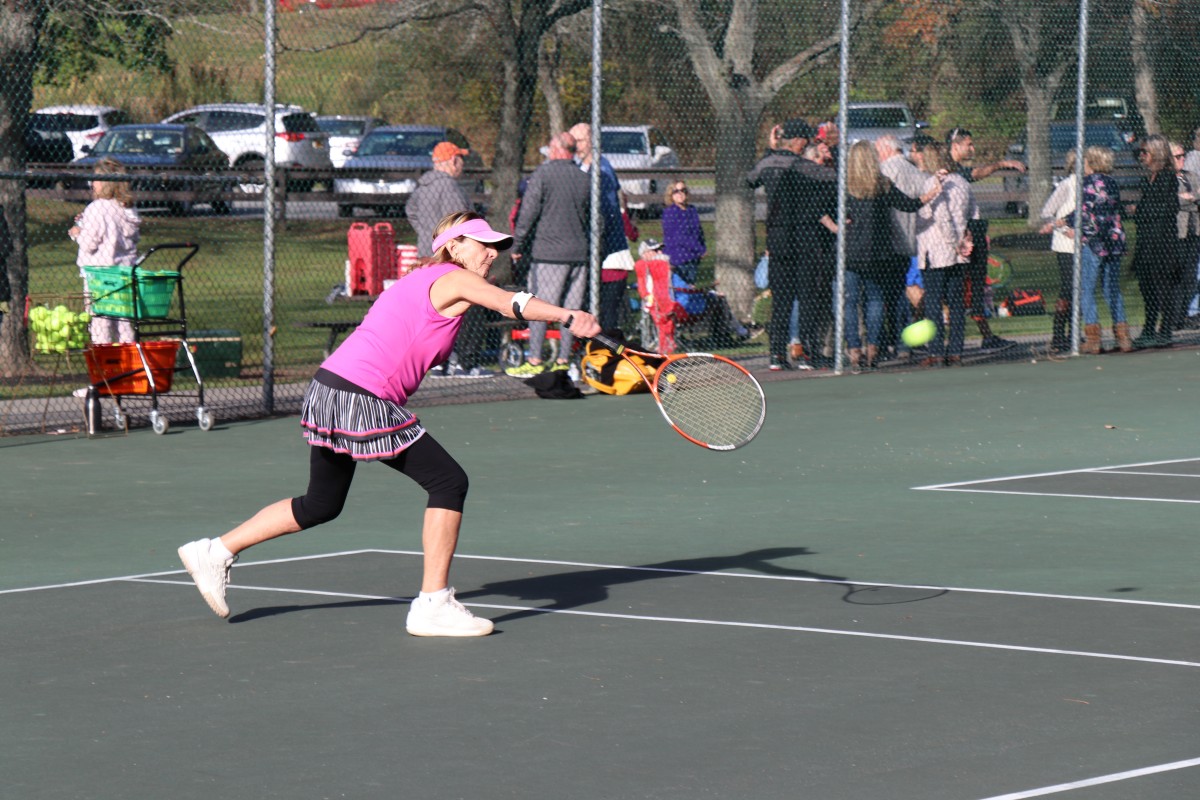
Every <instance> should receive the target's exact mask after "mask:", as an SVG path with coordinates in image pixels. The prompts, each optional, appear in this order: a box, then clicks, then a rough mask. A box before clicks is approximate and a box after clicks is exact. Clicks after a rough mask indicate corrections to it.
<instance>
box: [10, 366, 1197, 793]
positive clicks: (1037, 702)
mask: <svg viewBox="0 0 1200 800" xmlns="http://www.w3.org/2000/svg"><path fill="white" fill-rule="evenodd" d="M1197 358H1200V356H1197V353H1196V352H1194V351H1181V350H1176V351H1170V352H1168V353H1162V354H1153V355H1146V356H1141V355H1139V356H1138V357H1132V358H1131V357H1124V358H1122V357H1113V358H1105V359H1101V360H1099V361H1097V360H1096V359H1090V360H1088V361H1087V362H1069V363H1064V364H1045V363H1039V364H1018V365H1004V366H995V367H991V366H986V367H975V368H972V369H961V370H939V371H936V372H921V373H902V374H887V375H883V374H875V375H864V376H858V377H856V378H847V379H839V380H800V381H784V382H770V383H767V384H765V386H766V389H767V393H768V403H769V410H768V420H767V425H766V427H765V428H764V430H763V433H762V435H761V436H760V437H759V438H758V440H756V441H755V442H754V443H753V444H751V445H750V446H749V447H746V448H744V449H742V450H738V451H735V452H733V453H710V452H706V451H703V450H701V449H700V448H697V447H695V446H693V445H691V444H688V443H687V442H685V441H683V440H682V439H681V438H679V437H678V436H676V435H675V434H673V433H672V432H671V431H670V430H669V429H668V428H667V427H666V426H665V425H664V424H663V423H662V420H661V417H660V416H659V415H658V412H657V410H656V409H655V407H654V405H653V403H652V401H650V399H649V398H647V397H636V396H635V397H623V398H609V397H602V398H589V399H587V400H585V401H573V402H558V401H543V400H530V401H517V402H509V403H497V404H489V405H471V406H457V407H450V406H443V407H437V408H430V409H427V410H425V411H423V412H422V418H423V419H424V421H425V422H426V424H427V425H428V427H429V428H430V430H431V431H432V432H433V433H434V435H435V436H437V438H438V439H439V441H441V442H442V443H443V444H445V445H446V446H447V448H448V449H449V450H450V451H451V452H452V453H454V454H455V456H456V457H458V458H459V459H460V461H462V463H463V464H464V466H466V468H467V470H468V472H469V473H470V474H471V478H472V489H471V497H470V499H469V501H468V516H467V522H466V524H465V526H464V533H463V539H462V542H461V544H460V558H459V559H458V560H457V561H456V563H455V568H454V573H453V581H454V584H455V586H456V587H457V589H458V593H459V598H460V599H461V600H462V601H463V602H464V603H466V604H467V605H469V606H470V607H471V608H472V609H473V610H474V611H475V612H476V613H477V614H479V615H481V616H487V617H489V618H491V619H494V620H495V621H496V628H497V632H496V634H494V635H493V636H490V637H487V638H485V639H479V640H436V639H416V638H413V637H409V636H407V635H406V634H405V633H404V632H403V622H404V614H405V613H406V611H407V599H408V597H409V596H410V594H411V593H412V592H414V591H415V590H416V588H417V583H418V579H419V575H420V568H421V564H420V556H419V553H417V552H416V550H417V548H418V545H419V541H418V540H419V528H418V526H419V523H420V516H421V515H420V506H421V502H422V501H421V497H420V495H419V492H418V491H417V490H416V489H415V488H414V487H410V486H408V485H405V484H403V483H401V482H398V481H397V479H396V478H395V477H394V476H393V475H392V474H391V471H390V470H386V469H383V468H376V469H372V468H369V467H368V468H364V469H361V470H360V471H359V476H358V478H357V480H356V483H355V487H354V490H353V491H352V493H351V507H349V508H348V509H347V511H346V513H345V514H344V515H343V516H342V518H340V519H339V520H337V521H335V522H334V523H331V524H330V525H328V526H325V527H324V528H320V529H316V530H313V531H309V532H306V533H302V534H297V535H295V536H292V537H287V538H285V539H282V540H278V541H276V542H273V543H269V544H267V545H264V546H262V547H260V548H256V549H254V550H252V551H249V552H248V553H247V554H246V557H245V558H244V559H243V560H242V561H241V562H239V564H238V565H237V566H236V567H235V568H234V570H233V576H232V583H233V585H232V587H231V589H230V592H229V601H230V605H231V607H232V609H233V615H232V616H231V618H230V619H229V620H228V621H222V620H220V619H218V618H217V617H215V616H213V615H212V614H211V612H209V611H208V609H207V606H205V604H204V602H203V601H202V600H201V598H200V596H199V594H198V593H197V592H196V591H195V589H194V587H193V586H192V584H191V582H190V580H189V579H188V578H187V576H186V574H184V573H183V572H182V570H181V568H180V567H179V565H178V564H177V562H176V560H175V548H176V547H177V546H178V545H179V544H180V543H182V542H184V541H186V540H188V539H191V538H196V537H197V536H209V535H217V534H219V533H221V532H223V531H224V530H225V529H227V528H228V527H230V526H231V525H233V524H235V523H237V522H239V521H240V520H241V519H242V518H244V517H246V516H248V515H249V514H251V513H252V512H254V511H255V510H257V508H258V507H259V506H261V505H263V504H264V503H266V502H268V501H270V500H274V499H277V498H279V497H284V496H288V495H290V494H294V493H297V492H299V491H302V489H303V484H304V481H305V480H306V470H305V446H304V444H303V442H302V440H301V439H300V437H299V434H298V431H297V428H296V424H295V421H294V420H272V421H266V422H259V423H245V424H237V425H229V426H224V427H219V429H218V430H214V431H213V432H210V433H207V434H203V433H200V432H198V431H196V430H195V428H190V429H189V428H186V427H181V428H179V429H177V430H176V429H173V430H172V432H170V433H168V434H167V435H166V436H161V437H159V436H154V435H153V434H151V433H149V432H138V433H134V434H131V435H129V436H128V437H118V438H111V439H103V440H93V441H88V440H83V439H67V438H62V437H58V438H55V437H46V438H29V439H25V440H21V442H20V444H18V445H9V446H6V447H2V448H0V469H2V470H3V474H4V476H5V480H4V481H3V482H2V485H0V493H2V494H0V496H2V497H3V498H4V500H5V501H6V503H5V504H6V507H7V508H9V509H10V512H9V515H8V519H9V523H8V524H6V525H5V526H4V528H3V530H2V531H0V612H2V613H0V641H3V642H4V643H5V657H4V658H3V659H0V707H2V708H3V709H4V720H5V724H4V728H3V734H2V735H0V788H2V789H3V791H2V792H0V794H2V795H3V796H5V797H14V798H76V797H78V798H86V797H96V798H108V797H122V798H164V797H170V798H211V797H222V798H230V799H232V800H240V799H241V798H247V800H249V799H250V798H266V797H281V798H283V797H286V798H339V797H347V798H385V797H388V798H392V797H399V796H416V795H431V796H438V797H444V798H460V797H461V798H468V797H469V798H505V797H520V798H537V797H551V796H553V797H562V796H566V797H572V798H585V799H590V798H702V797H711V798H732V797H738V798H756V799H767V798H797V797H804V798H807V797H813V798H835V799H840V798H846V799H847V800H857V798H865V797H881V798H891V799H895V800H942V799H943V798H945V799H946V800H995V799H997V798H1011V799H1015V798H1027V797H1055V798H1063V800H1078V799H1079V798H1083V799H1084V800H1116V799H1117V798H1121V799H1122V800H1129V799H1130V798H1138V799H1141V798H1154V799H1156V798H1180V797H1196V796H1200V717H1198V714H1197V712H1196V709H1195V706H1196V704H1195V702H1194V701H1193V699H1192V698H1193V697H1194V695H1195V692H1196V686H1197V683H1198V679H1200V645H1198V644H1197V643H1198V642H1200V637H1198V635H1197V634H1198V633H1200V630H1198V628H1200V625H1198V620H1200V616H1198V615H1200V590H1198V589H1197V586H1196V580H1195V566H1194V565H1195V564H1196V562H1197V556H1198V555H1200V552H1198V551H1200V545H1198V544H1197V541H1196V538H1197V537H1196V536H1195V521H1194V520H1195V509H1194V503H1195V501H1196V500H1200V483H1197V482H1198V481H1200V468H1198V465H1200V460H1198V459H1200V447H1198V446H1197V443H1196V436H1195V433H1196V426H1197V423H1196V419H1195V418H1196V414H1195V410H1194V409H1195V405H1196V404H1195V398H1196V388H1197V387H1196V384H1197V379H1196V377H1195V376H1196V374H1197V373H1196V370H1195V366H1196V359H1197ZM1098 365H1099V366H1100V367H1102V368H1101V369H1097V366H1098ZM1147 501H1155V502H1147Z"/></svg>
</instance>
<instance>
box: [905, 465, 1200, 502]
mask: <svg viewBox="0 0 1200 800" xmlns="http://www.w3.org/2000/svg"><path fill="white" fill-rule="evenodd" d="M1086 471H1088V470H1079V472H1086ZM1074 474H1078V473H1074ZM1139 474H1141V473H1139ZM1008 480H1017V479H1016V478H995V479H993V480H992V482H994V483H999V482H1000V481H1008ZM987 482H988V481H978V483H987ZM920 489H921V490H926V491H932V492H961V493H962V494H972V493H974V494H1019V495H1024V496H1026V497H1081V498H1083V499H1084V500H1141V501H1142V502H1144V503H1200V500H1182V499H1178V498H1174V497H1125V496H1123V495H1119V494H1068V493H1067V492H1018V491H1016V490H1014V489H960V488H957V487H950V488H945V489H943V488H941V487H938V486H922V487H920Z"/></svg>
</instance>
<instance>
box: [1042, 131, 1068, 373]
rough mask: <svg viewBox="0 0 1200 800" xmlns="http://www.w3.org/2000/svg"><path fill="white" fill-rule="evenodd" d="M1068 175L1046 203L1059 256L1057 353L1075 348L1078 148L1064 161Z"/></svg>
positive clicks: (1054, 340) (1044, 214)
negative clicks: (1074, 233)
mask: <svg viewBox="0 0 1200 800" xmlns="http://www.w3.org/2000/svg"><path fill="white" fill-rule="evenodd" d="M1063 167H1064V169H1065V170H1066V177H1064V178H1063V179H1062V180H1061V181H1059V182H1058V185H1057V186H1055V187H1054V191H1053V192H1051V193H1050V196H1049V197H1048V198H1046V202H1045V204H1044V205H1043V206H1042V213H1041V217H1042V219H1043V220H1044V221H1045V224H1044V225H1043V226H1042V230H1041V232H1042V233H1043V234H1045V233H1049V234H1051V236H1050V250H1051V251H1052V252H1053V253H1054V255H1055V257H1056V258H1057V259H1058V300H1056V301H1055V303H1054V327H1053V331H1054V333H1053V335H1052V336H1051V338H1050V348H1051V350H1052V351H1053V352H1055V353H1067V352H1070V350H1071V337H1070V335H1069V333H1068V332H1069V331H1070V327H1071V304H1072V303H1073V302H1074V296H1075V240H1074V238H1073V237H1072V235H1071V233H1070V232H1069V231H1071V230H1073V229H1074V227H1075V223H1074V216H1073V215H1074V213H1075V151H1074V150H1071V151H1069V152H1068V153H1067V157H1066V161H1065V163H1064V165H1063Z"/></svg>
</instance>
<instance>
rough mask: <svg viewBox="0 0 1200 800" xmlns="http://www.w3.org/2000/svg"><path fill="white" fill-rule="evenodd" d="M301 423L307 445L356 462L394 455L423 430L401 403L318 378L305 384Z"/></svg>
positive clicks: (423, 431) (401, 450)
mask: <svg viewBox="0 0 1200 800" xmlns="http://www.w3.org/2000/svg"><path fill="white" fill-rule="evenodd" d="M300 426H301V427H302V428H303V429H304V437H305V438H306V439H308V443H309V444H310V445H313V446H314V447H327V448H329V449H330V450H333V451H334V452H337V453H345V454H347V455H349V456H350V457H351V458H353V459H355V460H356V461H377V460H379V459H384V458H392V457H394V456H397V455H399V454H400V453H401V452H403V450H404V449H405V448H407V447H408V446H409V445H411V444H412V443H413V442H415V441H416V440H417V439H419V438H421V436H422V435H423V434H424V433H425V428H424V427H422V425H421V421H420V420H419V419H417V417H416V415H415V414H413V413H412V412H411V411H409V410H408V409H407V408H405V407H404V406H401V405H397V404H396V403H393V402H390V401H388V400H383V399H380V398H378V397H375V396H374V395H369V394H361V393H359V392H351V391H348V390H346V389H335V388H333V387H332V386H326V385H325V384H323V383H321V382H320V381H313V382H312V383H310V384H309V386H308V392H307V393H306V394H305V395H304V407H303V408H302V409H301V411H300Z"/></svg>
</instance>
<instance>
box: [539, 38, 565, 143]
mask: <svg viewBox="0 0 1200 800" xmlns="http://www.w3.org/2000/svg"><path fill="white" fill-rule="evenodd" d="M561 59H562V51H561V49H560V44H559V41H558V37H557V36H554V35H553V34H546V35H545V36H544V37H542V43H541V47H539V48H538V86H539V87H540V88H541V90H542V97H544V98H546V114H547V116H548V117H549V121H550V133H552V134H553V133H557V132H558V131H565V130H566V129H567V126H566V114H565V113H564V111H563V102H562V92H561V91H560V89H559V85H558V77H559V72H558V70H559V66H560V61H561Z"/></svg>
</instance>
